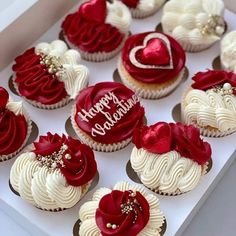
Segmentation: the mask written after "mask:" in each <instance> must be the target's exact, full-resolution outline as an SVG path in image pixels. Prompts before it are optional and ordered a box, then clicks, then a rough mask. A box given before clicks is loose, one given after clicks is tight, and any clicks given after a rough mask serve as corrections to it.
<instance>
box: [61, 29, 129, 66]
mask: <svg viewBox="0 0 236 236" xmlns="http://www.w3.org/2000/svg"><path fill="white" fill-rule="evenodd" d="M62 35H63V37H62V38H63V39H64V41H65V42H66V43H67V45H68V46H69V47H70V48H72V49H75V50H77V51H79V52H80V54H81V57H82V58H83V59H84V60H87V61H92V62H102V61H107V60H110V59H111V58H113V57H115V56H116V55H117V54H118V53H119V52H120V51H121V49H122V47H123V46H124V43H125V41H126V39H127V38H128V36H129V33H128V34H127V35H125V37H124V39H123V41H122V42H121V44H120V45H119V46H118V47H117V48H116V49H115V50H113V51H111V52H95V53H89V52H85V51H82V50H80V49H79V48H78V47H76V46H75V45H74V44H72V43H71V42H70V41H69V40H68V38H67V37H66V35H65V34H63V33H62Z"/></svg>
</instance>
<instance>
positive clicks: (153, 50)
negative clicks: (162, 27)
mask: <svg viewBox="0 0 236 236" xmlns="http://www.w3.org/2000/svg"><path fill="white" fill-rule="evenodd" d="M139 61H141V62H142V63H143V64H146V65H152V64H153V65H156V66H166V65H169V64H170V54H169V52H168V49H167V47H166V45H165V43H164V42H163V41H162V40H161V39H151V40H150V41H149V42H148V43H147V46H146V47H145V48H144V49H143V50H140V55H139Z"/></svg>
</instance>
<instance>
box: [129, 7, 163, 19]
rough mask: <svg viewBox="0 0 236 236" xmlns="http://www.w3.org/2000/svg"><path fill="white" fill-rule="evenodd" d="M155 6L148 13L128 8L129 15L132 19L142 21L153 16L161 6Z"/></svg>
mask: <svg viewBox="0 0 236 236" xmlns="http://www.w3.org/2000/svg"><path fill="white" fill-rule="evenodd" d="M163 4H164V3H163ZM163 4H161V5H159V4H157V5H156V6H155V7H154V8H153V9H151V10H150V11H143V10H141V9H137V8H129V10H130V12H131V15H132V17H133V18H136V19H142V18H145V17H148V16H151V15H153V14H155V13H156V12H157V11H158V10H160V8H161V7H162V5H163Z"/></svg>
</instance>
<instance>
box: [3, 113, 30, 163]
mask: <svg viewBox="0 0 236 236" xmlns="http://www.w3.org/2000/svg"><path fill="white" fill-rule="evenodd" d="M25 117H26V119H27V124H28V129H27V135H26V138H25V141H24V142H23V144H22V145H21V147H20V148H19V149H18V150H16V151H15V152H13V153H10V154H8V155H2V156H0V162H2V161H6V160H9V159H11V158H13V157H14V156H16V155H17V154H18V153H19V152H20V151H21V150H22V149H23V148H24V147H25V145H26V143H27V141H28V139H29V137H30V134H31V131H32V121H31V120H30V119H29V118H28V114H27V113H26V115H25Z"/></svg>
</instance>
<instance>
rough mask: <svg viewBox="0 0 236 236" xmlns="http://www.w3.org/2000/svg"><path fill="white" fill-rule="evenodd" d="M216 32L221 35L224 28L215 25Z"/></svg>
mask: <svg viewBox="0 0 236 236" xmlns="http://www.w3.org/2000/svg"><path fill="white" fill-rule="evenodd" d="M216 33H217V34H218V35H222V34H223V33H224V28H223V27H222V26H217V27H216Z"/></svg>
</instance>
